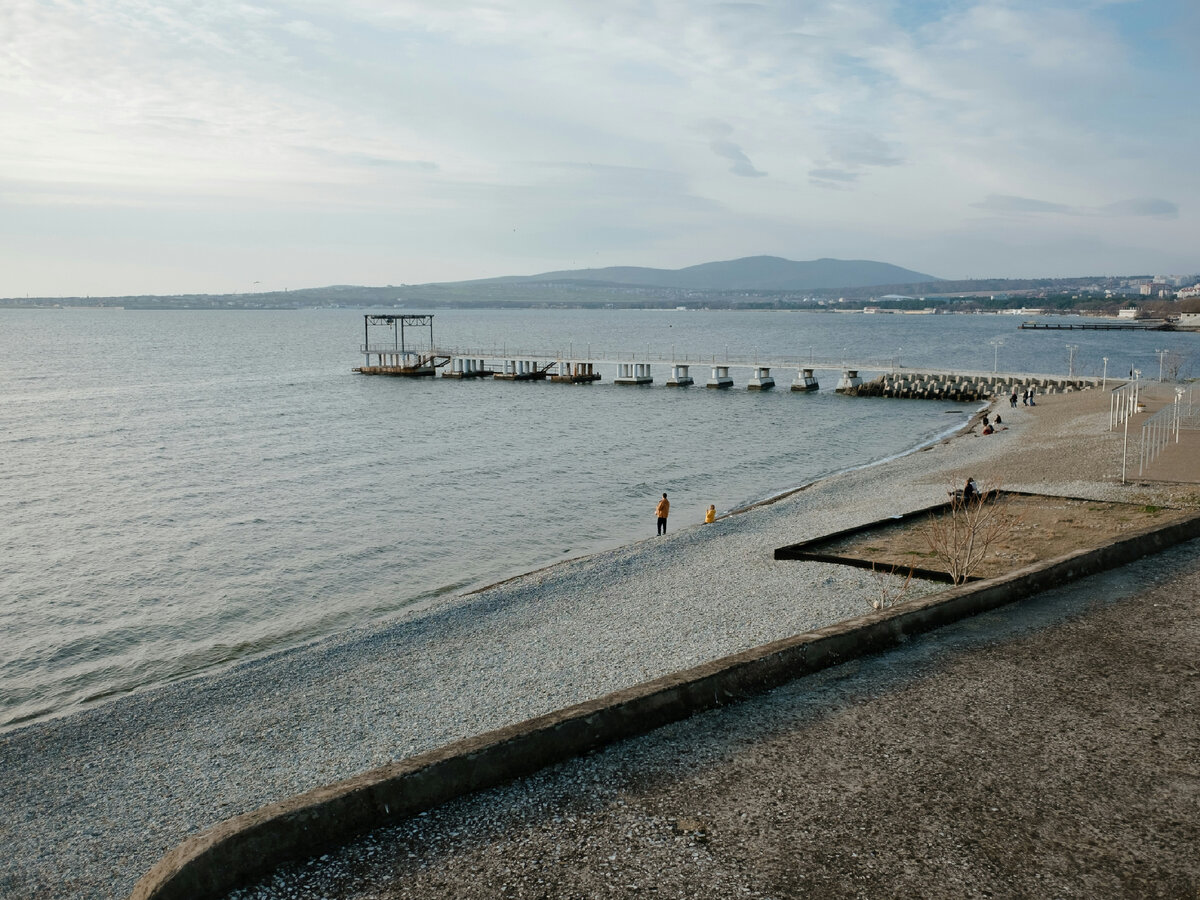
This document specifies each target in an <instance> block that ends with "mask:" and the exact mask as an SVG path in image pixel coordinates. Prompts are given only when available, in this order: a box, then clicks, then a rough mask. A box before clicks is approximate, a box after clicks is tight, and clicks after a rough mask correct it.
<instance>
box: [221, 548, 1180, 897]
mask: <svg viewBox="0 0 1200 900" xmlns="http://www.w3.org/2000/svg"><path fill="white" fill-rule="evenodd" d="M238 896H239V897H281V896H304V897H308V896H331V897H334V896H336V897H339V898H366V897H373V898H401V897H412V898H418V897H419V898H442V897H445V898H450V897H454V898H484V897H487V898H493V897H525V898H574V897H588V898H593V897H595V898H604V897H613V898H616V897H637V896H655V897H677V898H683V897H687V898H714V900H716V898H729V897H743V896H744V897H776V898H784V897H797V898H798V897H804V898H822V897H883V896H903V897H925V898H960V897H1079V898H1085V897H1086V898H1108V897H1129V898H1145V897H1172V898H1175V897H1178V898H1185V897H1186V898H1196V897H1197V896H1200V542H1197V541H1193V542H1191V543H1190V544H1185V545H1183V546H1181V547H1179V548H1176V549H1174V550H1171V551H1169V552H1167V553H1165V554H1162V555H1160V556H1157V557H1151V558H1149V559H1146V560H1144V561H1141V562H1139V563H1136V564H1134V565H1131V566H1127V567H1125V568H1123V569H1120V570H1116V571H1113V572H1109V573H1105V574H1103V575H1098V576H1094V577H1092V578H1089V579H1086V580H1084V581H1081V582H1079V583H1077V584H1075V585H1072V586H1070V587H1067V588H1063V589H1059V590H1056V591H1053V592H1050V593H1047V594H1044V595H1042V596H1040V597H1038V598H1036V599H1034V600H1032V601H1027V602H1025V603H1023V604H1019V605H1016V606H1013V607H1010V608H1007V609H1003V610H999V611H997V612H994V613H990V614H987V615H984V616H980V617H978V618H976V619H973V620H971V621H968V622H964V623H962V624H960V625H957V626H953V627H951V628H947V629H944V630H942V631H940V632H938V633H936V634H933V635H929V636H926V637H924V638H922V639H920V640H916V641H913V642H912V643H911V644H909V645H908V646H907V647H906V648H905V649H903V650H901V651H897V652H894V653H890V654H887V655H885V656H881V657H877V658H874V659H870V660H866V661H864V662H861V663H852V664H848V665H846V666H842V667H840V668H838V669H834V670H830V671H828V672H825V673H821V674H820V675H817V676H813V677H810V678H806V679H801V680H800V681H797V682H795V683H794V684H792V685H789V686H788V687H786V688H782V689H780V690H777V691H775V692H774V693H773V694H771V695H769V696H767V697H764V698H761V699H759V700H754V701H750V702H747V703H744V704H741V705H738V706H736V707H730V708H728V709H724V710H718V711H716V712H713V713H708V714H705V715H701V716H697V717H695V718H693V719H691V720H689V721H687V722H683V723H679V724H677V725H673V726H669V727H667V728H664V729H661V730H660V731H658V732H655V733H654V734H652V735H649V736H647V737H645V738H642V739H639V740H636V741H631V742H627V743H625V744H622V745H619V746H617V747H614V748H611V749H610V750H608V751H605V752H603V753H599V754H596V755H594V756H591V757H589V758H587V759H582V760H577V761H575V762H572V763H569V764H565V765H563V766H560V767H557V768H555V769H553V770H551V771H549V772H546V773H543V774H542V775H540V776H538V777H535V778H533V779H529V780H525V781H522V782H519V783H517V784H514V785H511V786H509V787H507V788H504V789H499V790H496V791H492V792H489V793H487V794H485V795H482V796H480V797H477V798H474V799H470V800H466V801H461V802H458V803H454V804H451V805H449V806H448V807H445V808H443V809H441V810H438V811H436V812H435V813H431V814H429V815H427V816H423V817H421V818H419V819H417V820H416V821H414V822H412V823H409V824H406V825H404V826H400V827H397V828H393V829H387V830H385V831H381V832H378V833H376V834H375V835H373V836H372V837H371V838H370V839H369V840H366V841H363V842H361V843H359V844H356V845H353V846H352V847H349V848H346V849H345V850H343V851H341V852H339V853H337V854H331V855H330V856H328V857H326V858H324V859H323V860H322V861H317V862H315V863H313V864H310V865H308V866H305V867H301V868H300V869H298V870H294V871H292V872H290V873H286V876H282V875H281V876H277V877H276V878H275V879H274V880H273V881H272V882H270V883H268V884H265V885H263V886H261V887H260V888H256V889H251V890H248V891H245V892H242V893H240V894H239V895H238Z"/></svg>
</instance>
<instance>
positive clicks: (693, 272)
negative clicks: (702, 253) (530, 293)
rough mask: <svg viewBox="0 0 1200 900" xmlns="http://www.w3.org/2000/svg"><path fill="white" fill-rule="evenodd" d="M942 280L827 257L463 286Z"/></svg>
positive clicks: (764, 286) (760, 286) (798, 287)
mask: <svg viewBox="0 0 1200 900" xmlns="http://www.w3.org/2000/svg"><path fill="white" fill-rule="evenodd" d="M938 280H939V279H938V278H935V277H934V276H932V275H926V274H924V273H922V272H914V271H913V270H911V269H904V268H901V267H900V266H893V265H891V264H890V263H882V262H875V261H873V260H869V259H828V258H825V259H814V260H809V261H807V262H797V261H794V260H790V259H783V258H782V257H779V256H747V257H743V258H742V259H731V260H725V261H723V262H709V263H701V264H700V265H696V266H687V267H686V268H683V269H650V268H643V267H641V266H610V267H608V268H603V269H573V270H564V271H559V272H543V273H542V274H540V275H518V276H508V277H505V278H484V279H479V280H476V281H467V282H457V283H458V284H462V285H467V284H471V285H477V284H520V283H539V282H556V283H565V282H571V283H579V282H588V283H593V284H610V285H618V284H619V285H629V286H639V287H656V288H676V289H682V290H695V291H739V290H740V291H811V290H819V289H822V288H825V289H834V288H861V287H872V286H874V285H890V284H916V283H918V282H922V283H925V282H935V281H938Z"/></svg>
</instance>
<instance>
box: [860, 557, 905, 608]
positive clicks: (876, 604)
mask: <svg viewBox="0 0 1200 900" xmlns="http://www.w3.org/2000/svg"><path fill="white" fill-rule="evenodd" d="M897 568H898V566H892V567H891V569H889V570H888V571H886V572H884V571H882V570H879V569H876V568H875V564H874V563H871V577H872V578H874V579H875V587H876V589H877V591H878V592H879V596H878V597H872V598H871V599H870V601H869V602H870V604H871V606H872V607H873V608H874V609H887V608H888V607H889V606H895V605H896V604H897V603H900V602H901V601H902V600H903V599H904V596H905V595H906V594H907V593H908V588H909V586H910V585H911V584H912V579H913V570H912V567H909V570H908V577H907V578H905V579H904V580H903V581H901V580H900V578H901V576H900V575H898V574H897V573H896V569H897Z"/></svg>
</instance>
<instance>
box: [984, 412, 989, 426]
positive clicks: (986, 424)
mask: <svg viewBox="0 0 1200 900" xmlns="http://www.w3.org/2000/svg"><path fill="white" fill-rule="evenodd" d="M983 427H984V428H987V427H988V414H987V413H984V414H983Z"/></svg>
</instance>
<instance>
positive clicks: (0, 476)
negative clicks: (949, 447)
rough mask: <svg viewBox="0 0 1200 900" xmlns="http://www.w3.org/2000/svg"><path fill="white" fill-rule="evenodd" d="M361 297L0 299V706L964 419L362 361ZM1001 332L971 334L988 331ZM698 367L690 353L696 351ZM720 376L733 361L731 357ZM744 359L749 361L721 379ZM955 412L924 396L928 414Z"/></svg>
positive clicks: (890, 338) (692, 338)
mask: <svg viewBox="0 0 1200 900" xmlns="http://www.w3.org/2000/svg"><path fill="white" fill-rule="evenodd" d="M362 321H363V320H362V312H361V311H358V310H309V311H297V312H242V311H230V312H199V311H197V312H135V311H83V310H78V311H77V310H36V311H2V312H0V635H2V637H3V640H2V641H0V727H4V726H9V727H11V726H12V725H14V724H16V723H19V722H23V721H28V720H31V719H34V718H38V717H42V716H46V715H54V714H59V713H63V712H66V711H70V710H72V709H75V708H78V707H79V706H81V705H83V704H86V703H89V702H94V701H97V700H99V699H101V698H104V697H108V696H112V695H115V694H119V693H122V692H126V691H130V690H134V689H138V688H141V687H145V686H149V685H154V684H160V683H163V682H166V681H169V680H172V679H177V678H180V677H185V676H188V675H193V674H196V673H198V672H203V671H206V670H211V669H212V668H214V667H217V666H220V665H222V664H225V663H228V662H230V661H233V660H237V659H241V658H245V657H248V656H251V655H255V654H260V653H263V652H266V651H270V650H273V649H278V648H282V647H286V646H291V645H294V644H297V643H299V642H303V641H306V640H310V639H312V638H315V637H319V636H322V635H327V634H330V633H333V632H336V631H338V630H341V629H344V628H347V627H349V626H352V625H357V624H363V623H370V622H377V621H382V620H385V619H387V618H388V617H389V616H391V615H394V614H395V613H396V612H398V611H401V610H405V609H408V608H411V607H412V606H413V605H414V604H429V603H436V602H438V600H439V598H442V597H445V596H446V595H449V594H452V593H456V592H459V591H462V590H464V589H468V588H471V587H474V586H479V585H482V584H486V583H489V582H491V581H495V580H497V579H500V578H503V577H506V576H508V575H511V574H515V573H517V572H520V571H525V570H528V569H531V568H534V567H537V566H541V565H545V564H547V563H551V562H554V561H556V560H559V559H563V558H567V557H571V556H577V555H581V554H585V553H589V552H594V551H596V550H598V549H603V548H606V547H610V546H614V545H618V544H621V543H626V542H629V541H632V540H638V539H641V538H645V537H650V536H652V535H653V533H654V519H653V508H654V503H655V500H656V499H657V497H658V496H659V494H661V493H662V492H663V491H666V492H668V493H669V494H670V496H671V498H672V503H673V506H672V517H671V527H672V528H673V529H674V528H679V527H683V526H685V525H687V524H689V523H694V522H698V521H700V519H701V518H702V515H703V510H704V509H705V507H707V505H708V504H709V503H715V504H716V506H717V508H718V510H722V511H724V510H728V509H731V508H735V507H738V506H741V505H744V504H747V503H750V502H753V501H755V500H758V499H762V498H764V497H767V496H770V495H772V494H775V493H777V492H779V491H782V490H786V489H788V488H791V487H795V486H798V485H800V484H803V483H806V482H808V481H811V480H813V479H815V478H818V477H821V476H823V475H826V474H829V473H831V472H834V471H838V470H841V469H844V468H847V467H851V466H856V465H862V464H864V463H867V462H870V461H872V460H877V459H880V458H883V457H887V456H891V455H894V454H897V453H901V452H904V451H905V450H908V449H911V448H912V447H914V446H917V445H919V444H921V443H924V442H926V441H928V440H931V439H933V438H935V437H936V436H937V435H939V434H942V433H945V432H946V431H947V430H948V429H951V428H953V427H956V426H957V425H959V424H961V422H962V420H963V418H964V416H965V414H966V412H967V410H966V409H965V408H964V407H961V406H956V405H955V404H949V403H922V402H914V401H885V400H868V399H849V398H843V397H840V396H837V395H835V394H834V393H833V392H832V390H831V389H832V387H833V386H834V385H833V379H832V378H831V377H830V373H819V374H822V375H823V378H822V380H823V382H824V383H823V385H822V386H823V388H824V390H822V391H821V392H820V393H818V394H815V395H803V394H793V393H791V392H790V391H788V390H787V385H788V383H789V381H790V378H791V377H792V376H793V375H794V374H795V373H794V372H787V373H783V372H780V373H776V377H777V379H778V380H779V387H780V389H779V390H777V391H775V392H764V393H751V392H747V391H745V390H744V388H743V384H744V381H739V384H738V387H737V388H735V389H734V390H732V391H728V392H719V391H708V390H705V389H704V388H703V386H702V384H701V385H700V386H697V387H696V388H693V389H690V390H676V389H667V388H665V387H663V386H662V384H661V382H662V380H663V378H664V377H665V372H658V373H657V374H658V379H659V384H657V385H655V386H653V387H649V388H629V387H616V386H614V385H613V384H612V383H611V378H612V374H613V373H612V372H611V371H608V370H602V371H604V375H605V380H604V381H603V382H601V383H599V384H595V385H587V386H581V385H556V384H550V383H517V384H514V383H505V382H495V381H490V380H489V381H464V382H457V381H452V380H449V379H436V380H434V379H426V380H408V379H388V378H368V377H363V376H359V375H354V374H352V373H351V368H352V367H353V366H356V365H359V364H360V363H361V358H360V357H359V355H358V346H359V344H360V342H361V341H362V334H363V328H362ZM434 321H435V323H436V337H437V338H438V343H439V344H453V345H458V346H473V345H478V346H493V345H500V344H506V345H507V346H509V347H513V346H522V347H546V348H562V349H564V350H565V349H567V348H568V347H572V348H574V349H575V350H576V351H577V352H578V350H579V349H580V348H582V347H584V346H586V345H589V344H590V345H592V346H593V347H596V348H600V347H605V348H608V347H626V348H629V349H634V348H644V347H647V346H649V347H650V349H651V350H652V351H653V352H665V351H668V350H669V349H670V348H671V347H675V348H677V349H678V350H679V352H681V353H682V352H691V353H699V352H703V353H709V354H714V353H715V354H718V355H719V354H722V353H724V352H729V353H730V354H731V355H732V354H740V353H752V352H757V353H758V354H759V355H760V356H762V357H768V356H771V355H772V354H787V355H797V354H804V353H807V352H809V351H810V348H811V350H812V352H815V353H816V355H817V356H821V355H823V354H826V355H830V354H837V353H839V352H841V353H845V354H847V355H849V356H873V357H880V356H893V355H896V354H899V356H900V358H901V361H902V362H903V363H904V364H905V365H913V366H915V365H920V364H922V363H923V364H928V365H938V366H961V367H966V368H972V369H980V368H983V369H988V368H991V367H992V365H993V363H995V364H998V365H999V367H1000V369H1001V370H1006V369H1007V370H1012V371H1037V372H1065V371H1066V368H1067V365H1068V356H1069V351H1068V350H1067V347H1068V344H1073V345H1075V346H1076V347H1077V349H1076V351H1075V361H1074V365H1075V369H1076V371H1077V372H1083V373H1088V372H1096V373H1099V371H1100V366H1101V361H1100V360H1101V357H1103V356H1106V355H1107V356H1109V357H1110V361H1109V372H1110V374H1111V373H1114V372H1120V371H1122V370H1125V371H1127V370H1128V368H1129V367H1130V366H1132V365H1137V366H1139V367H1140V368H1142V370H1143V371H1144V372H1147V373H1153V372H1155V371H1156V365H1157V360H1158V357H1157V356H1156V355H1155V350H1156V349H1160V348H1178V349H1180V350H1182V351H1184V352H1188V351H1189V350H1190V347H1191V345H1192V341H1193V339H1194V336H1191V335H1169V334H1167V335H1160V334H1155V335H1141V334H1124V333H1116V332H1088V333H1070V334H1069V335H1067V336H1066V338H1064V336H1063V334H1054V333H1034V332H1019V331H1017V330H1016V325H1017V320H1015V319H1014V320H1010V319H1007V318H1001V317H966V316H962V317H958V316H955V317H925V316H922V317H901V316H861V315H860V316H850V315H821V314H797V313H791V314H789V313H766V312H753V313H750V312H746V313H737V312H675V311H646V312H636V311H635V312H630V311H578V310H561V311H557V310H556V311H528V310H520V311H446V312H439V313H437V314H436V316H435V319H434ZM994 338H1002V339H1003V340H1004V344H1003V345H1002V346H999V347H994V346H993V345H991V344H989V341H990V340H992V339H994ZM693 374H694V375H696V376H697V377H698V379H699V380H700V381H701V382H703V378H704V377H705V375H706V372H704V371H699V370H693ZM737 376H738V373H737V372H735V377H737ZM741 377H742V378H744V375H742V376H741ZM948 410H951V411H954V412H955V414H954V415H947V411H948Z"/></svg>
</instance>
